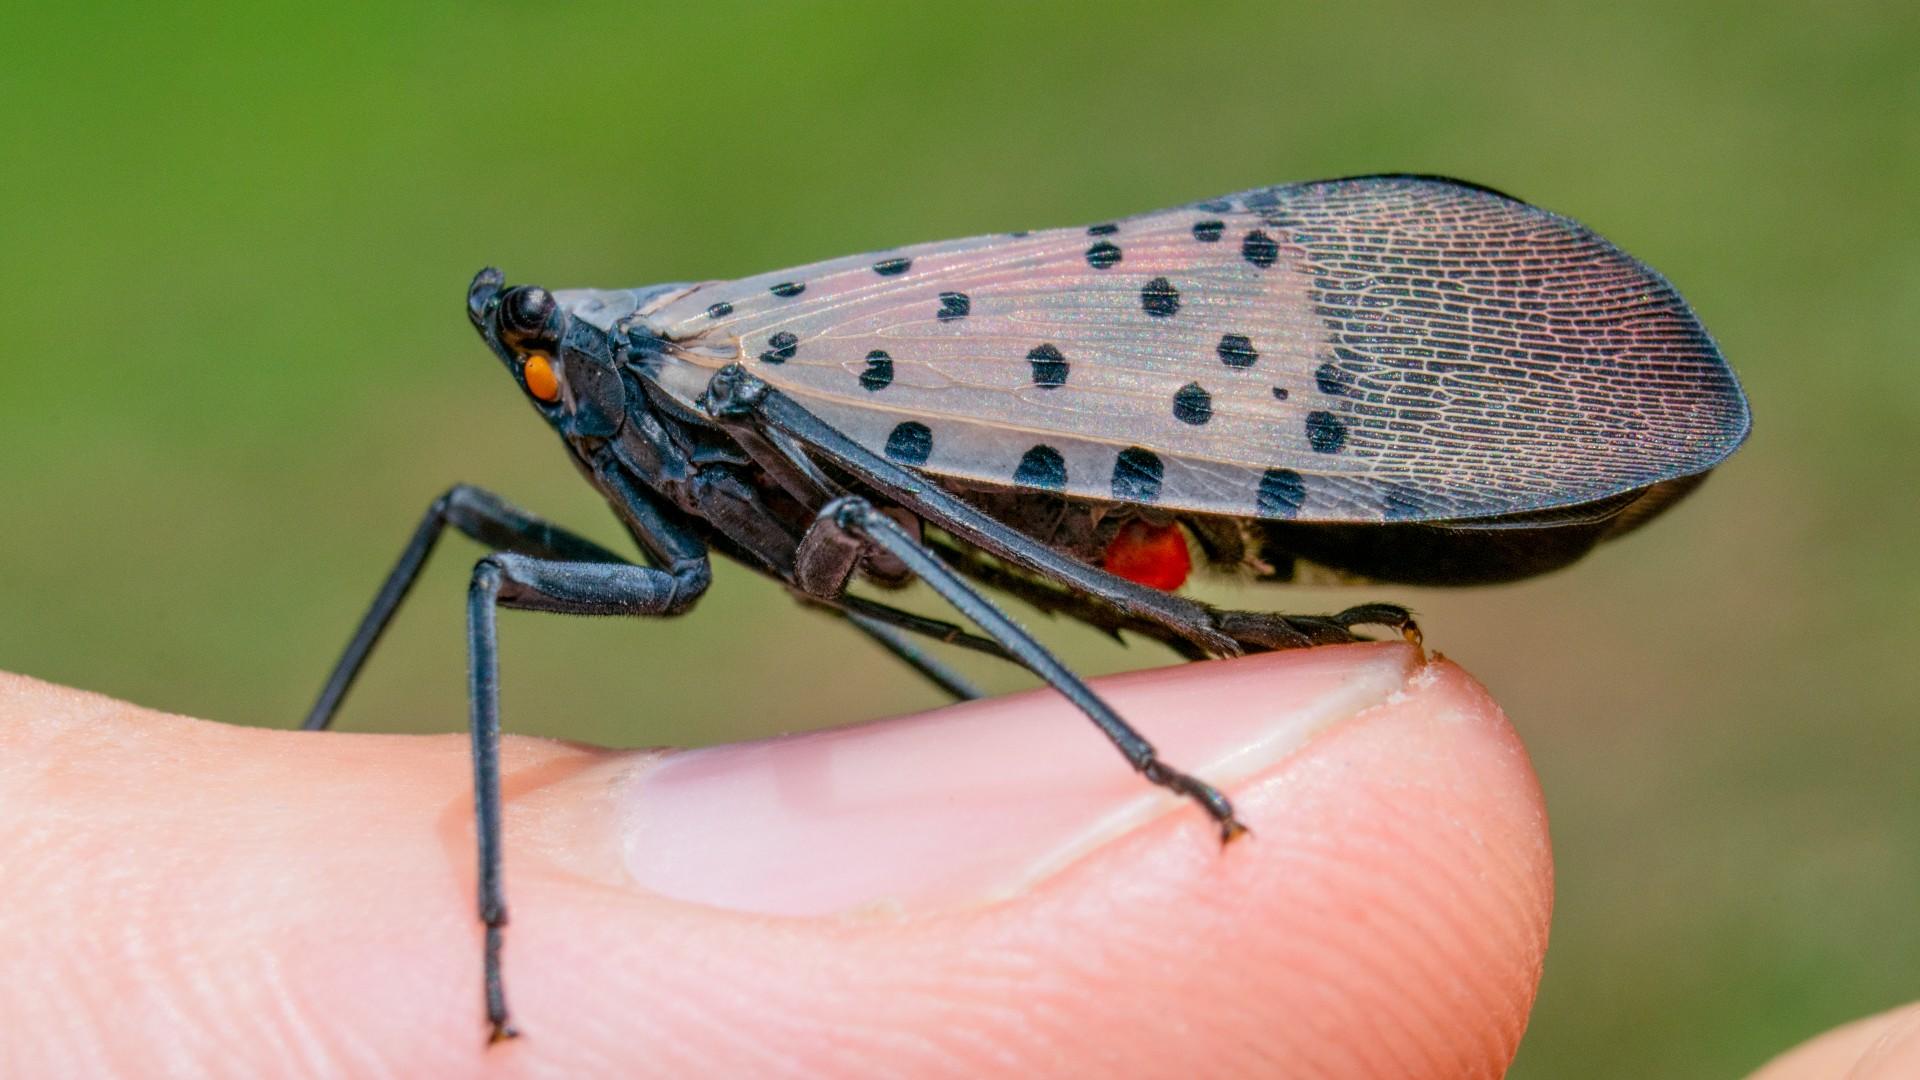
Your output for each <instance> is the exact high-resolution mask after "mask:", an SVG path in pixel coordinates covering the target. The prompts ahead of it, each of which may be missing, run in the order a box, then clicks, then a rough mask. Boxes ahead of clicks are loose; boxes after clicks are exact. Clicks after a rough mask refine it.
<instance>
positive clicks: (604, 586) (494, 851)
mask: <svg viewBox="0 0 1920 1080" xmlns="http://www.w3.org/2000/svg"><path fill="white" fill-rule="evenodd" d="M709 580H710V577H709V575H708V574H707V573H706V565H705V562H704V561H702V562H701V563H700V564H699V565H698V567H697V568H695V567H688V568H684V569H682V570H681V571H680V572H673V571H668V570H660V569H655V568H654V567H651V566H634V565H632V564H630V563H619V562H613V563H610V562H571V561H562V560H556V559H541V558H534V557H530V556H527V555H519V554H513V553H498V554H493V555H489V556H487V557H486V558H484V559H481V560H480V561H479V562H478V563H476V564H475V565H474V568H473V582H472V584H471V585H470V586H469V587H468V590H467V648H468V656H469V665H468V680H469V682H468V691H469V694H470V696H471V701H472V721H471V728H472V735H473V807H474V821H475V830H474V831H475V834H476V836H477V839H478V842H479V854H480V873H479V893H480V921H481V922H482V923H483V924H484V925H485V926H486V946H485V952H484V964H485V971H486V1004H487V1021H488V1023H489V1024H490V1025H491V1033H490V1036H489V1039H490V1041H493V1042H498V1041H499V1040H501V1039H510V1038H512V1037H513V1036H514V1035H515V1034H516V1032H515V1031H514V1029H513V1026H512V1024H511V1022H510V1021H509V1019H508V1013H507V1000H506V992H505V990H504V988H503V987H502V985H501V974H500V946H501V938H502V932H503V930H504V929H505V927H506V925H507V902H506V893H505V891H504V889H503V888H502V885H501V878H500V665H499V637H498V634H497V631H496V628H495V625H494V617H495V609H496V608H498V607H501V606H505V607H510V608H520V609H523V610H526V611H551V612H560V613H564V614H569V615H642V616H669V615H678V614H680V613H681V612H683V611H685V610H686V609H687V608H689V607H691V606H692V605H693V602H694V601H695V600H697V599H699V597H700V594H701V593H703V592H705V591H706V588H707V583H708V581H709Z"/></svg>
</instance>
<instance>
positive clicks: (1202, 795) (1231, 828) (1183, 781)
mask: <svg viewBox="0 0 1920 1080" xmlns="http://www.w3.org/2000/svg"><path fill="white" fill-rule="evenodd" d="M1140 775H1142V776H1144V777H1146V778H1147V779H1148V780H1150V781H1152V782H1153V783H1155V784H1157V785H1159V786H1160V787H1163V788H1166V789H1167V790H1169V791H1172V792H1176V793H1178V794H1181V795H1185V796H1186V797H1187V798H1189V799H1192V800H1193V801H1194V802H1197V803H1199V804H1200V806H1201V807H1202V808H1203V809H1205V810H1206V812H1207V816H1209V817H1211V818H1213V820H1214V822H1215V823H1216V824H1218V825H1219V826H1220V846H1221V847H1226V846H1227V845H1228V844H1231V843H1233V842H1234V841H1235V840H1238V839H1239V838H1240V837H1242V836H1245V835H1246V834H1247V833H1248V832H1250V831H1251V830H1249V829H1248V828H1247V827H1246V825H1244V824H1242V823H1241V821H1240V819H1239V818H1238V817H1237V816H1235V814H1234V812H1233V803H1232V802H1230V801H1228V799H1227V797H1226V796H1225V795H1222V794H1220V792H1219V791H1218V790H1217V789H1215V788H1214V786H1213V785H1212V784H1209V783H1207V782H1206V781H1204V780H1199V779H1196V778H1194V777H1191V776H1188V775H1187V774H1186V773H1183V772H1181V771H1180V770H1178V769H1175V768H1172V767H1170V766H1168V765H1166V764H1165V763H1163V762H1161V761H1160V760H1159V759H1158V758H1153V759H1150V760H1148V761H1147V762H1146V764H1144V765H1142V766H1141V768H1140Z"/></svg>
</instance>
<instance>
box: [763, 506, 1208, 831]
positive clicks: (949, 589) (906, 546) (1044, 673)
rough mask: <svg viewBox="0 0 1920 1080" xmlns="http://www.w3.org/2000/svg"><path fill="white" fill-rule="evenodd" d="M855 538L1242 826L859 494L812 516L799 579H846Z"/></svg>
mask: <svg viewBox="0 0 1920 1080" xmlns="http://www.w3.org/2000/svg"><path fill="white" fill-rule="evenodd" d="M861 541H867V542H871V543H872V544H873V545H874V546H876V547H879V548H881V549H882V550H884V551H886V552H887V553H889V554H891V555H892V556H893V557H895V558H897V559H899V560H900V561H901V562H903V563H905V564H906V566H907V568H908V569H909V570H911V571H913V573H914V574H915V575H916V576H918V577H919V578H920V579H921V580H922V581H925V582H926V583H927V584H928V585H929V586H931V587H932V588H933V590H934V591H935V592H937V593H939V594H940V595H941V597H942V598H944V599H945V600H946V601H947V602H948V603H949V604H952V605H953V606H954V608H955V609H956V610H958V611H959V612H960V613H961V614H962V615H965V616H966V617H967V618H968V619H970V620H972V621H973V622H974V623H975V624H976V625H978V626H979V627H980V629H981V630H983V631H985V632H986V634H987V636H988V637H991V638H993V639H994V640H995V641H997V642H999V643H1000V644H1001V645H1002V646H1003V647H1005V649H1006V650H1007V652H1008V653H1010V654H1011V655H1012V657H1013V658H1014V660H1016V661H1017V662H1018V663H1019V664H1020V665H1021V666H1022V667H1025V668H1026V669H1027V670H1029V671H1031V672H1033V673H1034V674H1035V675H1038V676H1040V678H1041V679H1043V680H1045V681H1046V683H1047V685H1048V686H1051V687H1053V688H1054V689H1055V690H1058V691H1059V692H1060V693H1061V694H1062V695H1064V696H1065V697H1066V699H1067V700H1068V701H1071V702H1072V703H1073V704H1074V706H1075V707H1076V708H1078V709H1079V710H1080V711H1081V712H1083V713H1085V714H1086V715H1087V717H1088V719H1090V720H1092V721H1093V722H1094V725H1095V726H1096V727H1098V728H1099V729H1100V731H1101V732H1102V733H1103V734H1105V735H1106V737H1107V738H1108V739H1109V740H1110V741H1111V742H1112V743H1113V745H1114V746H1115V748H1117V749H1118V750H1119V751H1120V753H1121V755H1122V756H1124V757H1125V758H1126V759H1127V763H1128V764H1130V765H1132V766H1133V767H1134V769H1135V770H1136V771H1138V772H1139V773H1140V774H1141V775H1142V776H1144V777H1146V779H1147V780H1148V781H1149V782H1151V783H1154V784H1157V785H1159V786H1161V787H1164V788H1166V789H1168V790H1170V791H1173V792H1175V793H1177V794H1180V795H1184V796H1186V797H1187V798H1190V799H1192V800H1193V801H1195V802H1197V803H1199V804H1200V806H1201V807H1202V808H1203V809H1205V810H1206V812H1207V814H1208V815H1209V816H1211V817H1212V818H1213V819H1214V821H1215V822H1216V823H1217V824H1218V825H1219V827H1220V840H1221V842H1222V843H1225V842H1227V841H1229V840H1232V839H1233V838H1234V837H1235V836H1238V835H1239V834H1240V833H1242V832H1244V831H1246V827H1245V826H1243V825H1241V824H1240V821H1239V819H1237V818H1236V817H1234V814H1233V804H1232V803H1230V802H1228V801H1227V797H1226V796H1225V795H1222V794H1220V792H1218V791H1216V790H1215V789H1214V788H1213V787H1212V786H1211V785H1209V784H1207V783H1206V782H1205V781H1203V780H1199V779H1197V778H1195V777H1192V776H1188V775H1187V774H1185V773H1183V772H1180V771H1179V770H1177V769H1174V768H1172V767H1171V766H1168V765H1167V764H1165V763H1164V762H1162V761H1161V760H1160V758H1159V755H1158V754H1157V753H1156V752H1155V750H1154V748H1153V744H1152V743H1150V742H1148V741H1147V740H1146V738H1145V737H1144V736H1142V735H1141V734H1140V733H1139V732H1137V731H1135V730H1134V729H1133V728H1132V726H1131V725H1129V724H1128V723H1127V722H1126V721H1125V720H1122V719H1121V718H1120V715H1119V714H1118V713H1116V712H1114V711H1113V708H1112V707H1111V706H1109V705H1108V704H1107V703H1106V702H1104V701H1102V700H1100V698H1099V696H1098V695H1096V694H1095V693H1094V692H1093V690H1092V689H1091V688H1089V687H1088V686H1087V684H1086V683H1084V682H1082V681H1081V680H1080V677H1079V676H1077V675H1075V674H1074V673H1073V672H1071V671H1069V670H1067V668H1066V666H1065V665H1063V664H1061V663H1060V661H1059V660H1057V659H1056V658H1055V657H1054V655H1053V654H1052V653H1050V652H1048V651H1047V649H1046V647H1045V646H1043V645H1041V644H1040V643H1039V642H1038V641H1037V640H1035V639H1034V637H1033V636H1032V635H1031V634H1029V633H1027V632H1026V630H1024V629H1022V628H1021V627H1020V626H1019V625H1018V624H1017V623H1015V622H1014V621H1013V620H1012V619H1009V618H1007V616H1005V615H1004V614H1002V613H1001V612H1000V610H999V609H998V608H996V607H994V606H993V604H992V603H990V602H989V601H988V600H987V599H986V598H985V597H983V596H981V595H980V594H979V593H978V592H976V591H975V590H974V589H973V587H972V586H971V585H968V584H967V583H966V580H965V579H963V578H962V577H961V576H960V575H959V574H957V573H955V572H954V570H953V568H952V567H949V566H948V565H947V564H946V563H943V562H941V561H940V559H939V558H938V557H937V556H935V555H934V554H933V553H932V552H931V551H928V550H927V549H926V548H925V547H922V546H921V545H920V543H919V542H918V541H916V540H915V539H914V538H913V537H912V536H911V535H910V534H909V533H908V532H907V531H906V530H905V529H903V528H901V527H900V523H899V522H897V521H895V520H893V519H892V518H891V517H888V516H887V515H886V514H883V513H881V512H880V511H878V510H876V509H874V507H873V505H872V504H871V503H869V502H867V500H865V499H863V498H860V497H859V496H846V497H844V498H839V499H835V500H834V501H833V502H830V503H828V504H827V505H826V506H825V507H823V508H822V509H821V511H820V515H819V516H818V517H817V518H815V519H814V525H813V528H811V529H809V530H808V532H807V537H806V539H804V540H802V541H801V544H800V552H801V561H802V564H803V565H801V566H799V567H796V570H795V575H794V576H795V579H796V581H797V582H808V583H810V584H813V585H815V586H820V587H831V586H833V585H834V583H835V581H836V579H837V581H838V584H839V585H840V586H842V587H843V586H844V585H845V581H846V575H845V573H842V572H840V571H841V570H842V569H843V568H844V569H846V570H849V571H850V569H851V560H850V559H847V558H846V557H845V556H846V554H847V552H848V551H849V550H852V551H853V553H854V556H855V557H856V558H857V554H858V549H859V547H860V546H861Z"/></svg>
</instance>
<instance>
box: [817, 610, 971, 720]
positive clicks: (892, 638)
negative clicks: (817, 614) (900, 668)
mask: <svg viewBox="0 0 1920 1080" xmlns="http://www.w3.org/2000/svg"><path fill="white" fill-rule="evenodd" d="M843 614H845V615H846V618H847V621H848V622H850V623H852V624H853V625H854V626H856V627H858V628H859V629H860V631H861V632H862V633H864V634H866V635H867V636H868V637H870V638H872V639H873V640H875V641H877V642H879V643H880V645H881V646H882V647H883V648H885V649H886V650H887V651H888V652H890V653H892V654H893V655H895V656H897V657H899V658H900V659H902V660H904V661H906V663H907V665H908V666H909V667H911V668H913V670H915V671H917V672H919V673H920V674H921V675H923V676H925V677H926V679H927V681H928V682H930V683H932V684H933V685H935V686H937V687H939V688H940V689H942V690H944V691H946V692H947V693H948V694H950V695H952V696H953V697H954V698H956V699H958V700H960V701H972V700H973V699H974V698H979V697H985V696H986V695H985V694H984V693H982V692H981V691H980V688H979V687H977V686H975V685H973V683H972V682H971V681H969V680H968V679H967V677H966V676H965V675H962V674H960V673H959V672H957V671H955V670H953V669H952V668H950V667H948V666H947V665H945V664H943V663H941V662H940V661H938V660H935V659H934V658H933V657H931V656H928V655H927V654H926V651H925V650H924V649H922V648H920V646H919V645H917V644H915V643H914V641H913V639H911V638H909V637H907V635H905V634H903V633H901V632H900V631H898V630H895V629H894V628H893V627H891V626H888V625H887V624H886V623H883V622H881V621H879V620H878V619H874V618H870V617H868V616H866V615H856V614H854V613H853V612H850V611H849V612H844V613H843Z"/></svg>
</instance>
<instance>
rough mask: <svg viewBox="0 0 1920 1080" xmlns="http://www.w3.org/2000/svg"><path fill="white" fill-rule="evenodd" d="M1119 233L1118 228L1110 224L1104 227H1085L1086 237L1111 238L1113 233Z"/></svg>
mask: <svg viewBox="0 0 1920 1080" xmlns="http://www.w3.org/2000/svg"><path fill="white" fill-rule="evenodd" d="M1119 231H1120V226H1118V225H1115V224H1112V223H1111V222H1109V223H1108V224H1105V225H1089V226H1087V235H1088V236H1112V235H1113V234H1114V233H1117V232H1119Z"/></svg>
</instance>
